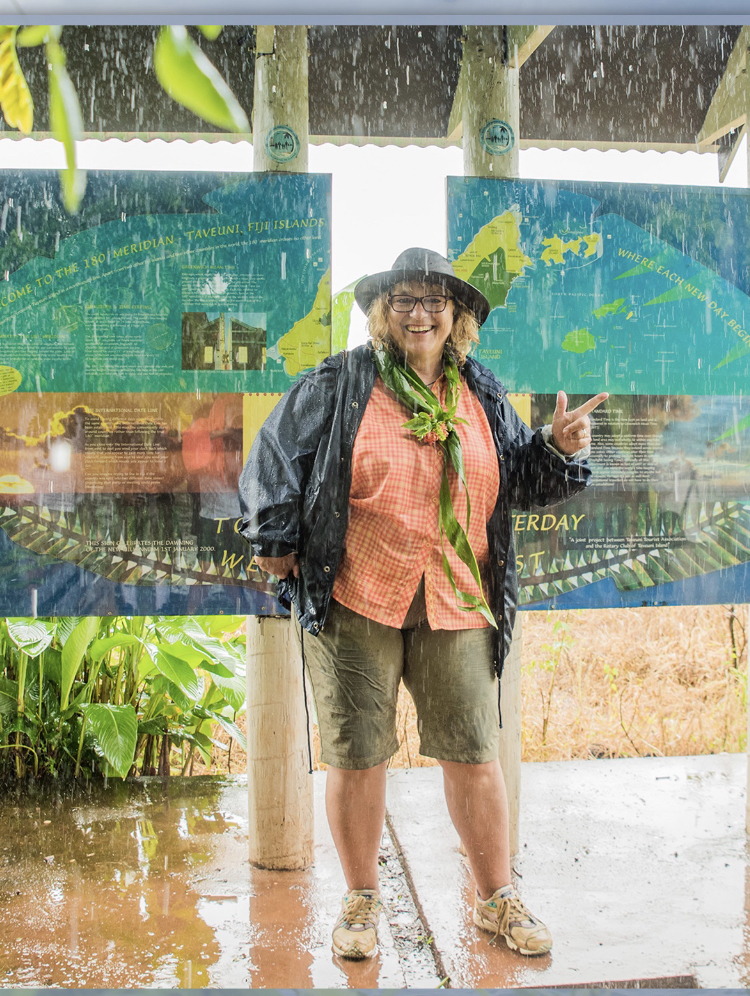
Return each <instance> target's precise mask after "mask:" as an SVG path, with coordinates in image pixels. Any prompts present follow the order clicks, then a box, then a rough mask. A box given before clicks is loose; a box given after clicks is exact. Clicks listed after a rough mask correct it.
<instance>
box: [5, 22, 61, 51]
mask: <svg viewBox="0 0 750 996" xmlns="http://www.w3.org/2000/svg"><path fill="white" fill-rule="evenodd" d="M60 30H61V26H60V25H59V24H30V25H28V26H27V27H25V28H21V30H20V31H19V32H18V37H17V38H16V44H17V45H18V47H19V48H35V47H36V46H37V45H44V44H46V43H47V42H48V41H49V40H50V38H54V39H55V41H57V39H58V38H59V37H60Z"/></svg>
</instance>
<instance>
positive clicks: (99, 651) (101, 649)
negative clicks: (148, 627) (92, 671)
mask: <svg viewBox="0 0 750 996" xmlns="http://www.w3.org/2000/svg"><path fill="white" fill-rule="evenodd" d="M140 642H141V641H140V640H139V639H138V637H137V636H131V634H130V633H117V634H116V635H115V636H107V637H105V638H104V639H102V640H94V642H93V643H92V644H91V651H90V657H91V661H92V663H94V664H96V663H97V661H100V660H101V659H102V658H103V657H106V655H107V654H108V653H109V652H110V650H114V649H115V647H132V646H134V645H136V644H140Z"/></svg>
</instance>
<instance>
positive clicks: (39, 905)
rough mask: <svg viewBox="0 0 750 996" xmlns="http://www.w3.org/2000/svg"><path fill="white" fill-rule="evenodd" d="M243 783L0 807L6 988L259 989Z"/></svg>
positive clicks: (1, 952)
mask: <svg viewBox="0 0 750 996" xmlns="http://www.w3.org/2000/svg"><path fill="white" fill-rule="evenodd" d="M245 810H246V787H245V785H244V783H243V782H242V781H241V780H228V781H221V782H219V781H217V780H214V779H211V780H206V779H192V780H191V781H190V782H189V783H185V782H180V783H178V782H177V781H176V780H175V781H173V782H171V783H169V785H168V787H165V788H163V787H162V784H161V782H159V781H157V780H155V779H154V780H151V779H149V780H144V783H142V784H137V783H136V784H133V785H114V784H112V783H111V784H110V786H109V790H108V791H107V793H105V794H102V795H101V796H100V798H98V799H94V798H93V797H87V798H84V799H82V800H79V801H78V802H76V801H71V800H60V799H59V798H58V799H55V798H54V797H53V798H51V799H44V800H42V801H40V800H39V799H38V798H37V799H30V800H26V801H20V802H19V801H16V800H15V799H14V800H5V802H4V804H2V805H0V841H2V842H3V843H2V847H1V848H0V909H1V910H2V915H1V916H0V986H25V987H29V986H31V987H34V986H37V987H44V986H68V987H83V986H85V987H86V988H132V987H171V988H183V987H186V988H203V987H217V986H218V987H224V988H226V987H234V986H237V987H239V986H241V987H246V986H247V985H248V952H249V946H250V939H251V938H250V901H249V895H250V879H249V869H248V864H247V840H246V829H245V825H246V821H245V816H244V814H245Z"/></svg>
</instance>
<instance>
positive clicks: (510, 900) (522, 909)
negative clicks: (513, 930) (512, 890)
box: [492, 895, 534, 943]
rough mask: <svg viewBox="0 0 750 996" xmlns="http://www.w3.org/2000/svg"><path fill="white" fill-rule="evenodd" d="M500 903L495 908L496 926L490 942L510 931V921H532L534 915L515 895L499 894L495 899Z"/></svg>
mask: <svg viewBox="0 0 750 996" xmlns="http://www.w3.org/2000/svg"><path fill="white" fill-rule="evenodd" d="M496 902H497V903H499V904H500V905H499V906H498V910H497V928H496V929H495V935H494V937H493V938H492V943H494V942H495V941H497V939H498V937H500V936H505V935H506V934H508V933H509V932H510V925H511V923H523V922H524V921H527V922H528V923H534V917H533V916H532V915H531V913H530V912H529V910H528V909H527V908H526V906H525V905H524V904H523V902H522V901H521V899H520V897H519V896H517V895H510V896H501V897H500V898H498V899H497V900H496Z"/></svg>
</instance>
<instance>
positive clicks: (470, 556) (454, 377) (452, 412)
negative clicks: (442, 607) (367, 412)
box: [374, 347, 497, 629]
mask: <svg viewBox="0 0 750 996" xmlns="http://www.w3.org/2000/svg"><path fill="white" fill-rule="evenodd" d="M374 356H375V364H376V366H377V368H378V373H379V374H380V376H381V378H382V380H383V383H384V384H385V385H386V387H388V388H390V389H391V391H393V393H394V394H395V395H396V397H397V398H398V400H399V401H400V402H401V403H402V404H403V405H405V406H406V407H407V408H408V409H409V410H410V411H412V412H414V417H413V418H411V419H409V421H408V422H404V428H405V429H410V430H411V431H412V432H413V433H414V435H415V436H416V437H417V439H419V440H420V442H424V443H438V444H439V445H440V447H441V448H442V450H443V477H442V480H441V482H440V499H439V501H440V506H439V523H440V545H441V548H442V551H443V570H444V571H445V575H446V577H447V578H448V581H449V582H450V585H451V588H452V589H453V592H454V594H455V596H456V604H457V605H458V608H459V609H461V610H462V611H464V612H480V613H481V614H482V615H483V616H484V618H485V619H486V620H487V622H488V623H489V624H490V625H491V626H494V627H495V629H497V622H496V621H495V617H494V616H493V615H492V612H491V610H490V607H489V605H488V604H487V600H486V599H485V597H484V591H483V590H482V578H481V575H480V573H479V565H478V564H477V558H476V556H475V554H474V551H473V550H472V548H471V544H470V543H469V538H468V536H467V533H468V530H469V520H470V516H471V503H470V501H469V489H468V488H467V486H466V471H465V468H464V459H463V452H462V449H461V439H460V437H459V435H458V433H457V432H456V425H457V424H459V423H463V424H466V419H462V418H457V417H456V410H457V408H458V397H459V395H460V393H461V378H460V376H459V373H458V367H457V366H456V363H455V360H453V358H452V357H450V356H448V355H446V356H445V357H444V362H443V368H444V372H445V377H446V380H447V381H448V390H447V392H446V398H445V406H443V405H441V404H440V401H439V400H438V399H437V398H436V397H435V395H434V394H433V393H432V391H431V390H430V389H429V387H427V385H426V384H424V383H423V381H422V380H421V378H420V377H419V376H418V375H417V374H416V373H415V372H414V371H413V370H412V368H411V367H410V366H409V364H408V363H406V362H404V363H403V364H402V363H397V362H396V360H395V359H394V357H393V356H392V354H391V353H390V352H389V351H388V350H387V349H385V348H384V347H380V348H379V349H376V350H374ZM449 463H450V465H451V466H452V467H453V469H454V470H455V472H456V474H457V475H458V479H459V481H460V482H461V484H462V485H463V487H464V490H465V491H466V529H464V528H463V527H462V526H461V524H460V523H459V521H458V519H457V518H456V514H455V512H454V511H453V500H452V499H451V491H450V483H449V481H448V464H449ZM446 536H447V537H448V542H449V543H450V545H451V546H452V547H453V549H454V550H455V551H456V553H457V555H458V556H459V557H460V559H461V560H462V561H463V563H464V564H466V566H467V567H468V568H469V570H470V571H471V576H472V577H473V578H474V580H475V581H476V583H477V585H478V587H479V595H472V594H471V593H469V592H465V591H461V589H460V588H459V587H458V586H457V584H456V579H455V578H454V576H453V571H452V569H451V565H450V563H449V562H448V557H447V556H446V553H445V546H444V539H443V538H444V537H446ZM462 602H463V604H462Z"/></svg>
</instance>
